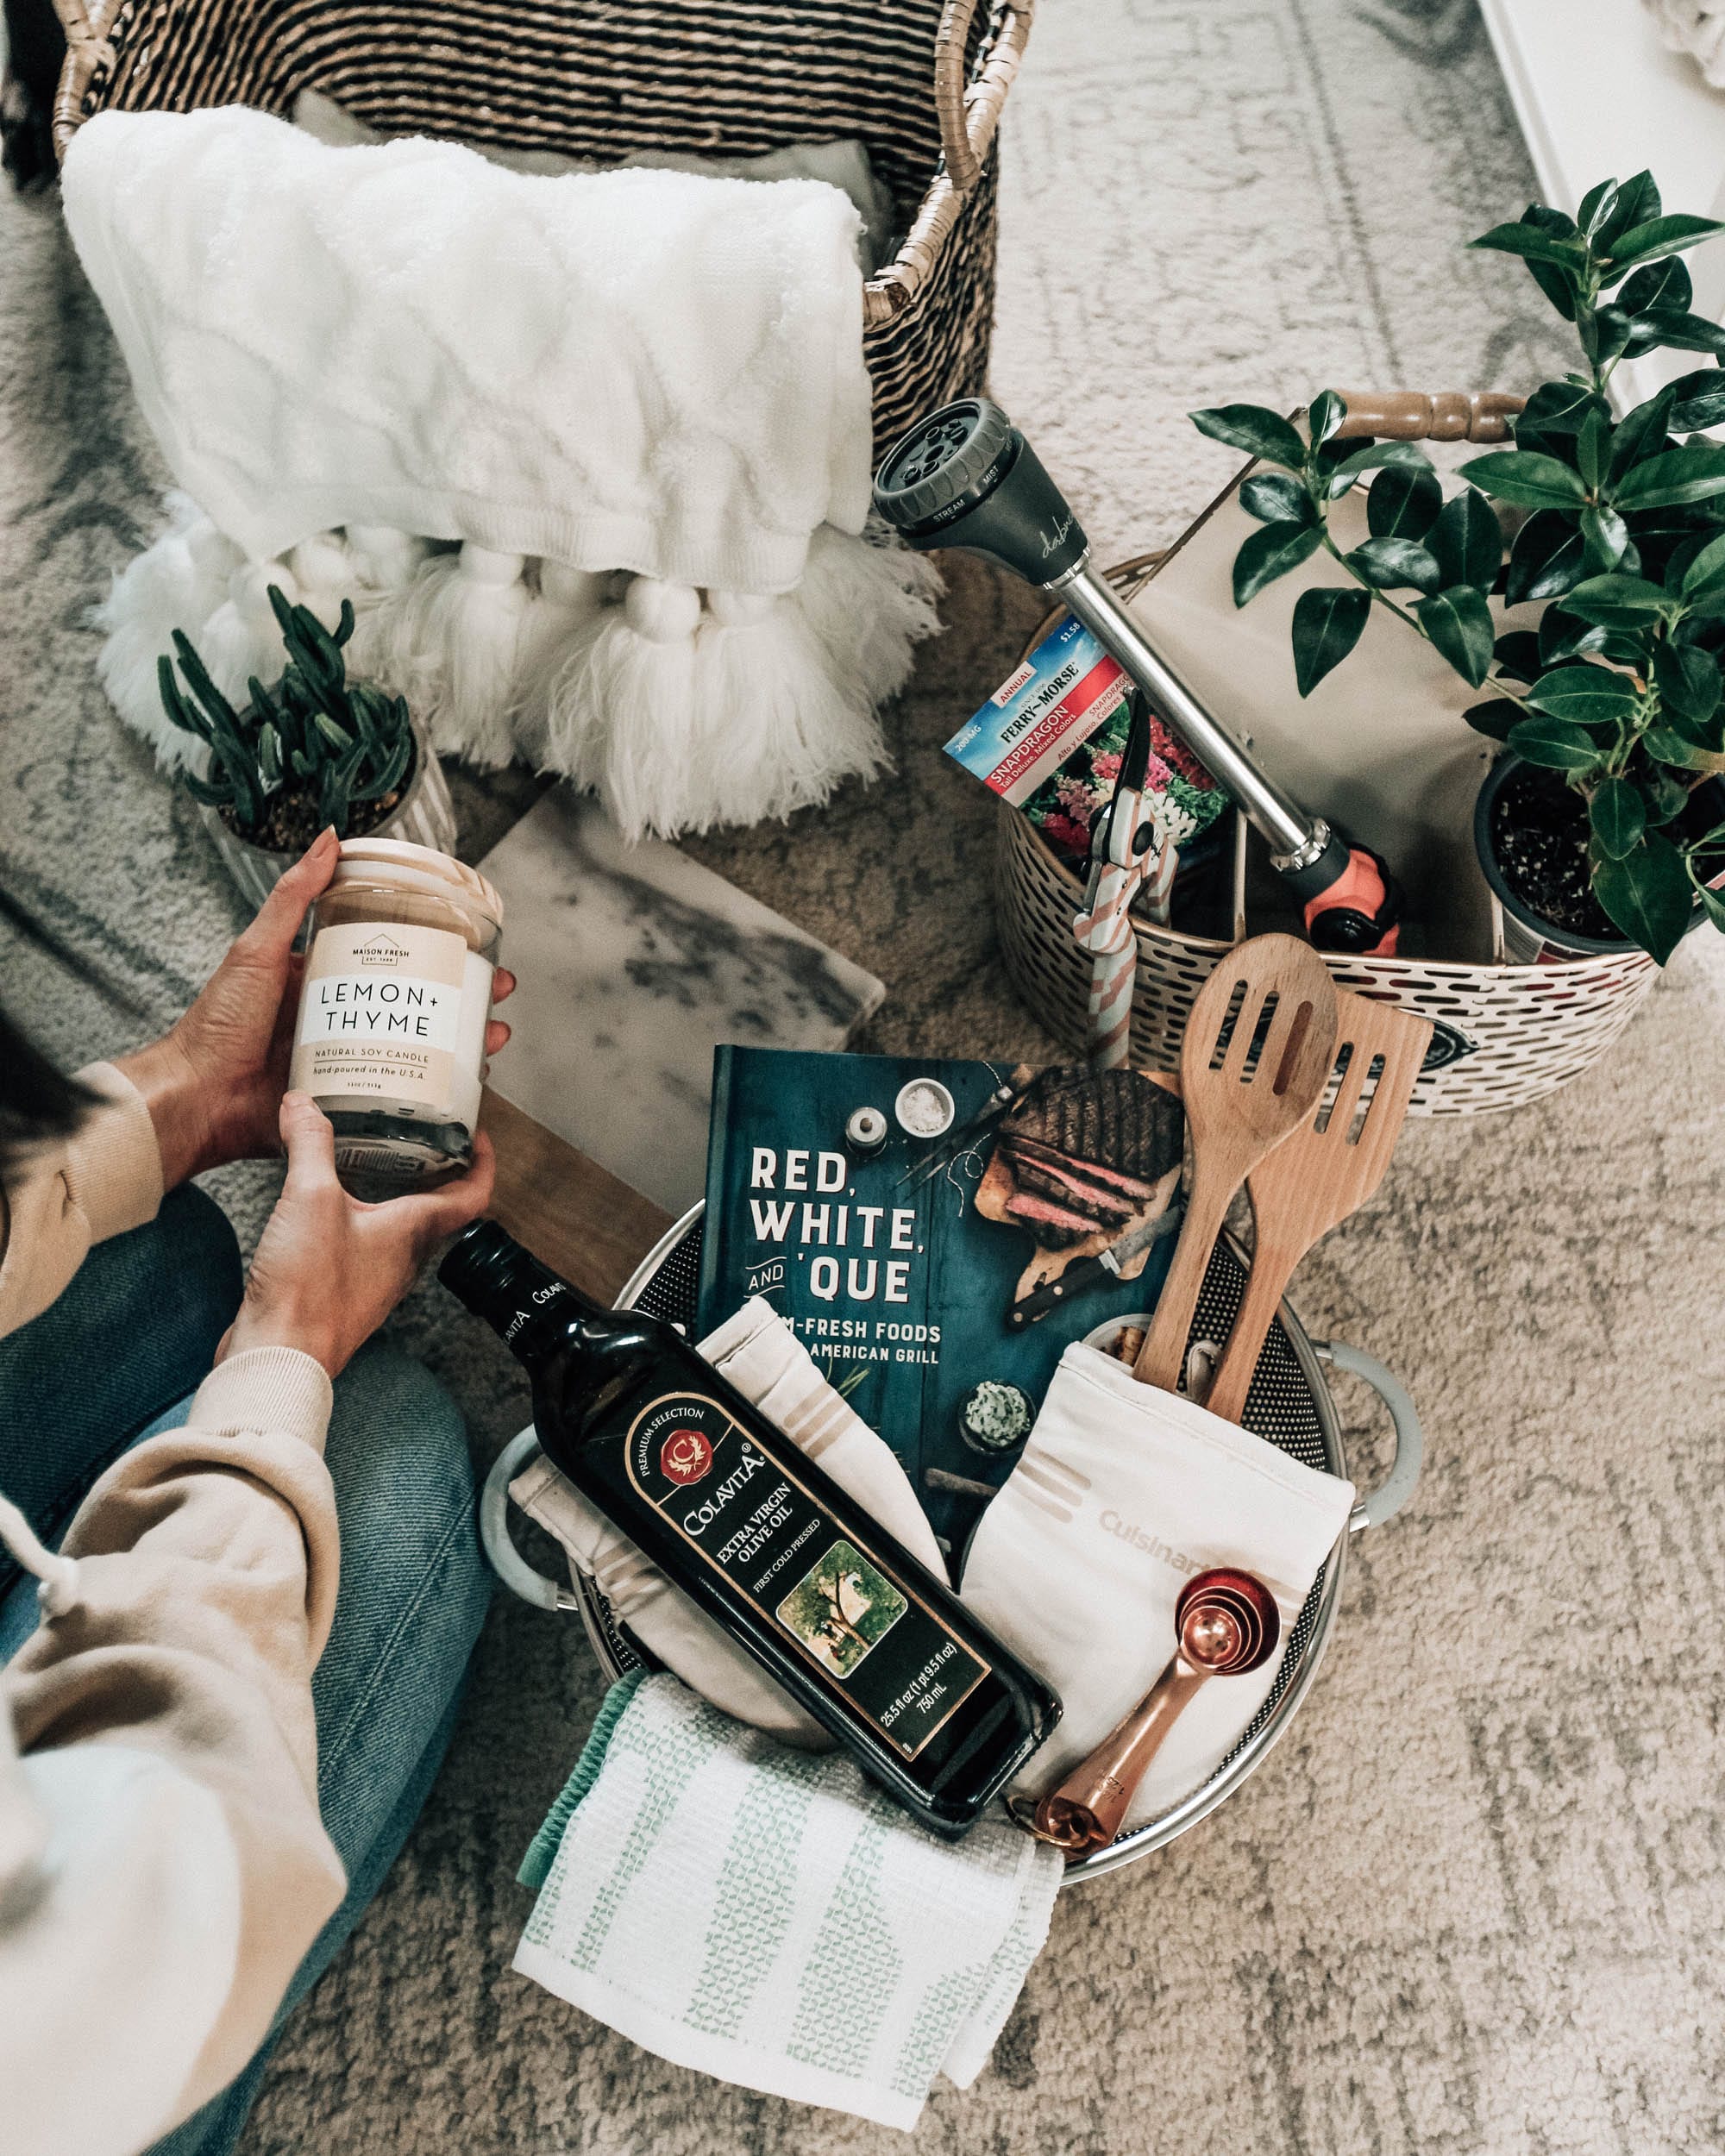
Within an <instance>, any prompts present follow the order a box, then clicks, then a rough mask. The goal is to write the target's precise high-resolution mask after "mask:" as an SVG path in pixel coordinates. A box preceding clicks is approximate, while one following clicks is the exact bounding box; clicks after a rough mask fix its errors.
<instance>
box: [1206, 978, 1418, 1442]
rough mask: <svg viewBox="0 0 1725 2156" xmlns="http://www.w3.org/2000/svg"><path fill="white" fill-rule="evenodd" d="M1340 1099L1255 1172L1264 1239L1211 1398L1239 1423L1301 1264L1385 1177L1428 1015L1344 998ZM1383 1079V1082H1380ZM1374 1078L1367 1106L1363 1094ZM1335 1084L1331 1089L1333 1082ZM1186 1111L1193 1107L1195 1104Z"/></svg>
mask: <svg viewBox="0 0 1725 2156" xmlns="http://www.w3.org/2000/svg"><path fill="white" fill-rule="evenodd" d="M1339 1002H1340V1005H1341V1022H1340V1024H1339V1026H1338V1027H1337V1030H1336V1061H1337V1062H1343V1059H1344V1056H1346V1063H1345V1067H1344V1069H1343V1070H1342V1073H1341V1077H1340V1081H1339V1085H1338V1087H1337V1090H1336V1097H1335V1099H1334V1100H1333V1101H1332V1102H1330V1103H1329V1104H1328V1105H1327V1106H1325V1105H1322V1104H1320V1107H1319V1109H1318V1112H1317V1113H1316V1115H1315V1116H1313V1117H1308V1119H1307V1120H1306V1122H1305V1123H1304V1124H1302V1126H1301V1127H1300V1128H1299V1129H1298V1130H1297V1131H1295V1133H1294V1135H1293V1136H1292V1137H1291V1138H1289V1139H1288V1140H1287V1142H1286V1143H1285V1144H1282V1145H1278V1146H1277V1149H1276V1150H1275V1151H1274V1152H1273V1153H1267V1154H1266V1155H1265V1156H1264V1158H1263V1159H1262V1160H1261V1161H1259V1162H1258V1164H1257V1166H1256V1167H1255V1168H1253V1169H1252V1170H1251V1175H1250V1176H1249V1177H1248V1179H1247V1188H1249V1189H1250V1190H1251V1213H1252V1219H1253V1221H1254V1223H1255V1224H1256V1227H1257V1237H1256V1240H1255V1242H1254V1244H1253V1248H1252V1254H1251V1274H1250V1275H1249V1276H1248V1278H1247V1281H1246V1287H1245V1298H1244V1300H1242V1301H1241V1303H1240V1307H1239V1315H1238V1316H1237V1317H1236V1318H1235V1319H1234V1323H1233V1332H1230V1333H1229V1335H1228V1341H1227V1346H1226V1349H1225V1350H1224V1351H1223V1353H1222V1359H1221V1361H1220V1363H1219V1364H1218V1365H1217V1367H1216V1374H1215V1376H1214V1378H1213V1379H1212V1380H1211V1382H1210V1389H1209V1391H1208V1393H1207V1394H1206V1395H1205V1396H1204V1405H1205V1406H1206V1407H1208V1409H1209V1410H1210V1412H1211V1413H1212V1414H1217V1415H1220V1416H1221V1417H1222V1418H1223V1420H1225V1421H1227V1422H1238V1421H1239V1419H1240V1415H1241V1413H1242V1412H1243V1411H1244V1409H1245V1396H1246V1393H1247V1391H1248V1389H1249V1388H1250V1387H1251V1378H1252V1372H1253V1371H1254V1370H1255V1369H1257V1368H1258V1356H1259V1355H1260V1354H1261V1353H1262V1351H1263V1348H1264V1340H1265V1339H1266V1338H1267V1337H1268V1335H1269V1332H1270V1323H1271V1320H1272V1319H1274V1318H1275V1316H1276V1313H1277V1309H1278V1307H1280V1305H1281V1301H1282V1298H1283V1295H1284V1294H1286V1293H1287V1289H1288V1283H1289V1281H1290V1280H1291V1279H1292V1278H1293V1276H1294V1269H1295V1266H1296V1265H1298V1264H1299V1263H1300V1261H1301V1259H1302V1257H1305V1255H1306V1253H1307V1251H1308V1250H1310V1249H1311V1247H1312V1245H1313V1244H1314V1243H1316V1242H1318V1241H1320V1239H1321V1238H1323V1237H1324V1236H1327V1234H1328V1233H1329V1232H1330V1230H1331V1229H1332V1228H1333V1227H1338V1226H1339V1225H1340V1224H1341V1223H1342V1222H1343V1221H1344V1220H1346V1219H1347V1217H1348V1215H1349V1213H1352V1212H1354V1211H1355V1210H1356V1209H1357V1208H1358V1206H1363V1205H1364V1203H1365V1201H1366V1200H1367V1199H1368V1198H1369V1197H1371V1194H1372V1193H1373V1191H1375V1190H1376V1189H1377V1186H1378V1184H1379V1183H1381V1182H1382V1181H1383V1171H1384V1169H1386V1168H1388V1167H1389V1156H1390V1154H1391V1152H1392V1151H1393V1150H1395V1145H1396V1138H1397V1137H1398V1135H1399V1134H1400V1132H1401V1129H1402V1122H1403V1120H1404V1119H1405V1118H1406V1116H1407V1113H1408V1097H1409V1096H1410V1094H1412V1093H1413V1090H1414V1085H1415V1081H1416V1080H1417V1078H1418V1077H1419V1075H1420V1067H1421V1064H1422V1063H1423V1062H1425V1060H1426V1050H1427V1046H1428V1045H1429V1044H1430V1042H1431V1038H1432V1023H1431V1020H1430V1019H1429V1018H1419V1017H1416V1016H1415V1013H1414V1012H1411V1011H1403V1010H1399V1009H1398V1008H1397V1007H1396V1005H1394V1004H1392V1003H1378V1002H1375V1001H1373V1000H1372V999H1371V997H1369V996H1357V995H1349V994H1347V993H1343V994H1342V995H1341V996H1340V998H1339ZM1374 1081H1375V1082H1374ZM1368 1083H1372V1092H1371V1097H1370V1098H1369V1099H1368V1100H1367V1101H1366V1103H1365V1110H1364V1115H1363V1116H1362V1114H1361V1112H1360V1105H1359V1104H1360V1096H1361V1094H1362V1091H1363V1090H1364V1087H1366V1085H1367V1084H1368ZM1326 1090H1327V1087H1326ZM1188 1112H1190V1111H1188Z"/></svg>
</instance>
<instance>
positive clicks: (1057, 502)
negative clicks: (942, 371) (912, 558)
mask: <svg viewBox="0 0 1725 2156" xmlns="http://www.w3.org/2000/svg"><path fill="white" fill-rule="evenodd" d="M875 508H876V510H877V511H879V512H880V514H881V517H884V518H885V520H886V521H887V523H889V524H891V525H893V526H894V529H895V530H898V531H900V532H901V533H902V534H903V535H904V537H905V538H906V541H907V542H909V543H910V544H911V545H912V546H913V547H915V548H919V550H920V551H922V552H924V553H928V552H931V551H933V550H934V549H936V548H944V547H953V548H958V549H959V550H961V551H962V552H963V553H966V554H978V555H982V557H983V559H984V560H985V561H994V562H996V563H998V564H999V566H1000V567H1002V568H1004V569H1008V570H1010V571H1011V572H1012V573H1013V575H1014V576H1019V577H1022V578H1023V579H1024V580H1025V581H1026V583H1027V584H1034V585H1038V586H1042V585H1047V584H1051V583H1053V582H1055V581H1056V580H1057V579H1058V578H1060V577H1062V576H1064V575H1065V574H1066V573H1067V572H1068V571H1069V570H1071V569H1074V568H1076V567H1078V565H1079V564H1080V563H1081V562H1082V561H1083V559H1084V557H1085V555H1086V554H1087V553H1088V542H1087V541H1086V539H1085V537H1084V534H1083V532H1082V530H1080V528H1079V524H1078V520H1077V518H1076V517H1075V516H1074V515H1073V514H1072V511H1071V510H1070V509H1069V507H1068V506H1067V505H1066V501H1065V498H1064V497H1063V495H1062V494H1061V492H1060V490H1059V488H1058V487H1057V486H1056V485H1055V484H1054V482H1053V480H1052V479H1050V478H1049V476H1048V474H1047V473H1046V472H1044V470H1043V468H1042V464H1041V461H1040V460H1039V459H1038V456H1037V454H1036V452H1035V450H1034V449H1032V448H1031V446H1030V444H1029V443H1028V442H1026V440H1025V438H1024V436H1022V435H1021V434H1020V433H1019V430H1018V429H1017V428H1016V427H1015V426H1013V423H1012V421H1011V420H1010V419H1008V418H1007V415H1006V414H1005V412H1003V411H1001V410H1000V406H999V405H998V404H990V403H989V401H988V398H986V397H961V398H958V399H957V402H956V403H954V404H943V405H942V407H941V408H940V410H939V411H934V412H930V413H929V414H928V415H927V416H926V417H925V418H922V419H919V421H918V422H917V423H916V425H915V426H913V428H912V429H910V431H909V432H908V433H907V434H906V435H904V436H901V437H900V439H899V441H897V442H895V443H894V445H893V447H892V448H891V449H890V450H888V454H887V456H886V460H885V461H884V462H883V463H882V464H881V468H880V470H879V472H878V473H876V474H875Z"/></svg>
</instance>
